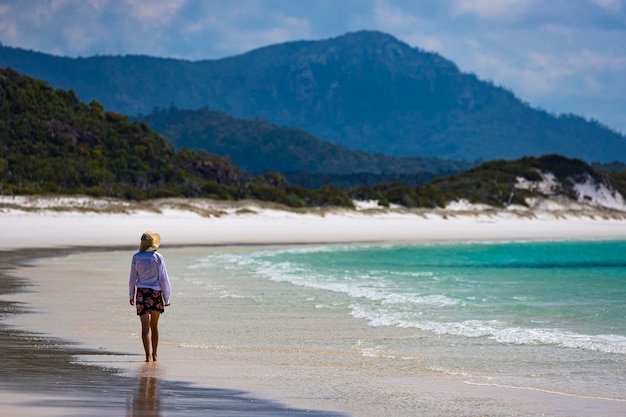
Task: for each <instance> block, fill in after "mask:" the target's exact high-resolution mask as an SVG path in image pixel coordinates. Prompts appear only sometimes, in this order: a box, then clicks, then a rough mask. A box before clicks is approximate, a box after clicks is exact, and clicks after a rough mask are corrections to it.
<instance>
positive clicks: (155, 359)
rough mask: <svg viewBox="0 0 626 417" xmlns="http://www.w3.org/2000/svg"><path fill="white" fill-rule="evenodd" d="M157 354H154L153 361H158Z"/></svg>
mask: <svg viewBox="0 0 626 417" xmlns="http://www.w3.org/2000/svg"><path fill="white" fill-rule="evenodd" d="M157 359H158V358H157V355H156V353H154V354H152V362H156V361H157Z"/></svg>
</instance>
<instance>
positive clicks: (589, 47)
mask: <svg viewBox="0 0 626 417" xmlns="http://www.w3.org/2000/svg"><path fill="white" fill-rule="evenodd" d="M364 29H366V30H378V31H382V32H385V33H388V34H390V35H392V36H394V37H396V38H397V39H399V40H401V41H403V42H406V43H407V44H409V45H410V46H412V47H416V48H420V49H423V50H427V51H429V52H436V53H438V54H439V55H441V56H443V57H445V58H447V59H449V60H451V61H453V62H454V63H455V64H456V65H457V66H458V67H459V69H460V70H461V71H463V72H467V73H473V74H476V76H477V77H478V78H480V79H482V80H485V81H489V82H492V83H493V84H496V85H498V86H502V87H505V88H506V89H508V90H510V91H512V92H513V93H514V94H515V95H516V96H517V97H519V98H520V99H522V100H523V101H525V102H527V103H529V104H530V105H531V106H533V107H536V108H541V109H544V110H547V111H549V112H551V113H554V114H562V113H574V114H578V115H581V116H583V117H585V118H587V119H594V120H596V121H598V122H600V123H602V124H603V125H606V126H608V127H610V128H612V129H614V130H616V131H618V132H621V133H622V134H625V135H626V0H152V1H149V0H0V42H1V43H2V44H4V45H7V46H13V47H19V48H24V49H30V50H35V51H40V52H46V53H51V54H55V55H61V56H69V57H78V56H82V57H87V56H93V55H128V54H134V55H135V54H140V55H150V56H156V57H170V58H183V59H188V60H194V61H195V60H204V59H220V58H225V57H229V56H233V55H237V54H241V53H244V52H247V51H250V50H252V49H255V48H258V47H262V46H267V45H271V44H277V43H282V42H288V41H295V40H319V39H327V38H333V37H337V36H341V35H343V34H345V33H348V32H354V31H358V30H364Z"/></svg>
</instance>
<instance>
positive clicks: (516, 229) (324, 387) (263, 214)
mask: <svg viewBox="0 0 626 417" xmlns="http://www.w3.org/2000/svg"><path fill="white" fill-rule="evenodd" d="M189 203H190V202H187V205H182V204H181V202H180V201H160V202H152V203H150V205H143V206H124V203H121V202H114V203H110V202H107V203H103V202H98V200H92V199H81V198H68V199H65V200H63V199H61V200H60V199H35V200H33V199H23V200H20V199H9V198H6V197H3V199H2V200H0V204H2V206H1V207H0V230H2V234H1V237H0V250H1V251H16V250H27V249H28V250H32V249H36V248H45V249H66V250H67V248H76V250H75V255H72V256H70V257H69V258H68V257H67V256H66V253H67V252H65V253H63V254H62V256H61V257H58V258H53V259H52V260H51V261H50V260H49V259H48V260H44V261H41V260H39V261H36V262H35V265H36V267H34V268H33V267H28V268H18V269H16V270H15V271H11V272H10V274H11V275H15V276H19V277H23V278H26V279H28V281H29V282H30V283H31V284H32V285H33V290H34V291H36V293H39V294H41V293H46V294H47V295H48V297H46V298H45V300H44V299H36V297H35V300H34V301H33V297H32V296H30V295H26V296H25V295H23V294H21V295H20V294H18V295H10V296H5V297H4V298H5V299H8V300H13V301H16V300H17V301H19V302H20V303H22V302H28V300H31V301H32V302H33V305H32V308H34V309H35V310H37V311H45V322H44V323H42V320H41V317H39V316H38V315H28V314H26V315H21V316H18V317H13V318H12V319H11V321H10V322H11V325H12V326H18V327H19V328H20V329H23V330H25V331H30V332H34V333H38V332H48V333H49V334H50V335H53V336H55V337H59V338H62V339H66V340H70V341H72V342H74V343H81V346H84V347H85V348H88V349H92V350H93V351H95V352H98V354H83V355H76V356H75V360H76V361H78V362H80V363H83V364H87V365H88V366H92V367H97V368H98V367H104V368H106V369H113V370H114V371H115V373H119V374H120V375H125V376H131V377H135V378H140V379H141V380H142V381H143V382H144V383H145V381H146V378H149V380H151V381H154V382H155V383H156V382H157V381H158V383H159V384H161V386H162V385H163V383H164V381H179V382H185V381H186V382H190V383H192V384H195V385H196V386H203V387H207V388H223V389H230V390H243V391H245V392H247V393H250V394H251V395H253V396H257V397H258V398H266V399H270V400H273V401H277V402H280V403H283V404H285V405H287V406H289V407H296V408H299V409H312V410H328V411H329V412H345V413H348V415H354V416H366V417H374V416H383V415H393V416H396V417H398V416H412V415H426V416H438V417H439V416H444V415H446V416H449V415H455V416H478V415H501V416H529V415H550V416H596V415H599V414H598V412H599V411H600V412H601V413H602V415H604V416H618V415H623V412H624V411H625V410H626V403H624V402H620V401H617V402H616V401H604V400H603V399H599V398H581V397H568V396H564V395H561V394H559V393H551V392H549V391H523V390H515V389H507V388H506V387H498V386H490V385H489V384H469V383H467V379H466V378H463V377H461V376H459V375H448V374H445V373H432V372H427V371H425V370H423V369H419V367H417V368H409V369H405V368H402V367H399V368H397V372H396V373H390V372H387V371H384V370H382V369H380V368H378V367H380V366H384V363H385V362H384V361H382V362H380V361H379V362H372V361H369V360H368V359H367V358H366V357H364V355H363V351H362V350H358V349H355V348H354V346H343V345H341V343H340V342H337V341H336V340H335V339H334V335H336V334H337V335H339V334H341V333H342V332H351V333H360V334H362V335H363V339H364V340H367V339H368V335H369V332H370V329H368V326H367V324H366V323H365V322H359V321H358V320H355V319H353V318H349V317H347V316H346V317H345V319H338V318H337V316H336V315H334V314H331V312H328V311H325V310H319V314H317V313H316V316H315V317H311V316H309V317H308V318H307V321H306V324H303V318H302V317H301V316H298V315H297V314H292V315H288V316H285V315H281V312H280V310H273V309H271V308H270V309H263V306H257V307H249V306H248V307H246V308H247V309H246V310H241V309H242V305H240V304H238V302H237V300H233V299H228V298H220V297H218V296H216V297H215V299H214V300H213V301H212V302H211V303H209V304H208V305H203V307H202V310H201V312H199V314H203V315H206V317H207V320H208V321H209V322H210V325H212V326H214V329H215V332H216V334H224V335H226V334H228V333H233V331H234V329H238V328H242V329H246V330H247V331H248V333H246V335H245V337H246V338H252V339H254V338H257V339H262V338H263V337H264V333H263V332H264V331H266V330H268V329H270V328H271V326H272V323H275V319H274V318H273V317H272V314H275V315H281V316H280V319H281V326H282V327H283V328H286V329H292V333H291V334H290V335H287V336H285V337H292V338H295V337H299V338H302V339H307V338H308V337H310V336H311V334H318V335H319V334H324V333H326V339H327V340H325V341H324V344H322V343H321V342H320V344H311V345H308V346H306V347H304V348H301V349H296V350H286V349H281V348H276V349H269V348H268V349H265V348H264V349H261V348H257V349H249V348H246V346H247V345H246V344H245V343H244V342H243V341H242V339H241V337H244V336H241V335H238V336H232V337H233V339H232V340H231V339H228V337H227V336H224V337H223V338H224V340H227V341H228V343H230V344H227V342H224V344H216V345H214V346H210V347H207V348H203V349H186V348H185V346H181V345H176V344H171V343H168V339H167V333H168V326H181V325H184V317H178V316H177V315H176V314H177V313H176V312H175V311H176V310H175V303H174V304H173V307H172V310H171V313H170V312H166V315H165V316H164V319H165V320H164V321H163V323H162V333H163V335H162V348H161V352H160V358H161V360H160V361H159V363H158V364H155V366H153V367H150V366H146V365H145V364H143V363H142V361H141V359H142V355H141V352H140V345H139V341H138V338H137V330H138V329H137V326H138V320H136V318H135V317H134V316H133V315H132V313H128V311H127V309H128V306H127V305H122V304H123V300H124V296H123V294H124V290H125V285H126V281H125V280H126V278H125V277H126V276H127V270H126V269H127V266H128V262H129V257H128V256H129V254H130V253H132V250H134V249H135V247H136V246H137V242H138V239H139V236H140V235H141V233H142V232H143V231H145V230H153V231H156V232H158V233H160V234H161V238H162V252H163V253H164V254H165V255H166V258H167V259H168V262H170V260H171V265H172V266H171V267H170V268H173V269H174V268H175V265H176V262H177V261H176V258H177V254H179V253H182V252H183V249H184V248H185V247H190V246H198V247H199V248H202V250H206V247H207V246H216V247H222V246H237V245H239V247H240V249H239V250H247V248H248V247H252V246H254V245H286V244H309V243H315V244H323V243H330V244H332V243H366V242H437V241H459V242H462V241H492V240H546V239H548V240H559V239H622V240H623V239H626V219H625V218H624V216H623V215H622V214H621V213H620V212H613V211H605V210H593V209H588V210H587V209H585V210H578V211H570V210H561V211H559V210H556V211H555V210H545V211H534V212H528V211H523V210H520V211H518V212H516V211H513V210H499V211H495V210H482V211H479V212H476V211H472V210H468V207H462V208H458V207H457V208H456V209H450V210H432V211H422V210H415V211H409V210H399V209H392V210H380V209H377V208H369V209H367V208H366V209H361V210H328V211H321V210H320V211H308V212H305V213H301V212H296V211H286V210H281V209H279V208H276V207H268V206H261V205H254V204H250V203H243V204H241V203H238V204H234V203H230V204H226V203H219V202H209V201H194V202H193V204H189ZM59 207H64V209H63V210H61V209H59ZM68 207H73V209H71V210H67V208H68ZM90 248H92V249H93V250H97V251H99V253H95V254H93V255H91V254H90ZM102 248H110V250H109V251H108V252H107V253H106V255H103V254H102ZM186 250H189V248H187V249H186ZM234 250H237V249H234ZM70 252H72V251H70ZM7 253H8V252H7ZM29 253H31V255H30V256H32V257H33V258H36V257H37V253H36V251H33V252H29ZM91 256H94V258H92V257H91ZM93 259H97V260H98V262H102V263H103V264H102V265H100V266H99V267H98V268H95V269H94V268H93ZM168 265H169V264H168ZM90 268H91V269H90ZM87 275H89V277H90V281H89V282H90V283H91V284H90V287H89V290H90V291H97V292H101V293H102V294H104V295H103V300H104V301H103V302H104V303H105V305H106V306H107V308H110V309H112V310H111V311H113V310H114V309H117V307H115V306H116V305H117V304H118V303H122V304H121V305H120V309H125V310H124V311H123V312H122V313H119V312H115V313H111V317H112V318H113V319H112V320H108V318H107V315H108V313H107V314H104V315H103V314H99V311H98V310H97V309H94V308H93V307H92V306H85V305H81V303H76V302H72V300H81V299H83V298H84V297H85V288H84V285H81V283H82V282H84V279H85V276H87ZM220 279H224V280H226V279H228V277H220ZM112 280H115V282H114V283H112ZM218 282H219V279H218ZM94 283H96V284H94ZM94 285H95V286H94ZM215 285H217V284H215ZM111 286H113V287H114V288H115V289H116V290H115V291H111V290H110V288H111ZM280 289H281V290H282V291H296V292H297V291H298V289H294V288H291V289H290V288H289V286H288V285H286V284H285V286H284V287H280ZM120 291H121V294H122V295H121V299H120ZM177 291H179V292H182V293H183V294H185V291H189V292H191V291H193V289H192V288H187V287H185V286H184V285H183V284H182V283H181V284H180V285H179V287H178V289H177ZM187 295H188V296H189V297H190V298H193V297H192V294H187ZM179 298H182V296H179ZM115 311H117V310H115ZM244 313H245V315H244ZM168 314H169V315H168ZM87 317H88V319H86V318H87ZM107 320H108V321H107ZM251 329H254V330H251ZM378 331H380V330H378ZM257 332H258V333H257ZM385 332H386V334H385V337H387V338H389V339H393V338H394V337H399V336H398V334H396V332H395V330H394V329H393V328H389V329H388V330H386V331H385ZM229 337H230V336H229ZM377 337H380V336H377ZM246 340H247V339H246ZM237 343H239V345H238V344H237ZM252 344H253V345H254V343H252ZM326 344H327V345H326ZM260 345H263V344H262V343H261V344H260ZM391 362H392V361H391V360H390V366H397V365H391ZM338 372H340V373H341V375H342V376H341V378H337V373H338ZM339 382H341V384H342V385H341V386H338V385H337V384H339ZM142 387H144V388H145V384H144V385H140V387H139V391H141V390H142ZM144 393H145V392H144ZM12 395H14V396H12ZM40 396H41V394H40V393H39V394H38V393H33V392H28V391H26V392H20V393H19V395H18V394H14V393H13V392H10V391H9V392H1V391H0V404H2V406H3V408H4V407H5V406H6V407H7V408H6V409H11V410H13V411H15V412H16V413H17V414H19V413H20V412H21V413H22V415H48V414H47V413H50V412H51V410H50V409H48V408H46V407H44V406H41V404H39V405H40V407H35V408H33V402H37V401H38V400H39V399H40ZM9 406H10V407H11V408H8V407H9ZM55 410H56V411H57V412H59V409H55ZM573 410H574V411H573ZM91 411H92V413H88V414H86V415H100V414H99V412H97V411H96V410H91ZM81 413H84V410H81ZM416 413H417V414H416ZM494 413H495V414H494ZM79 414H80V413H79ZM82 415H85V414H82ZM155 415H158V414H155ZM162 415H176V414H175V413H173V412H168V413H166V412H163V414H162ZM241 415H245V414H241ZM285 415H287V414H285Z"/></svg>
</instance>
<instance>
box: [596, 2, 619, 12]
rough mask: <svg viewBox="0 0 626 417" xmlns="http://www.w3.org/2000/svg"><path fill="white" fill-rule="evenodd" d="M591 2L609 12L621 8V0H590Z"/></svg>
mask: <svg viewBox="0 0 626 417" xmlns="http://www.w3.org/2000/svg"><path fill="white" fill-rule="evenodd" d="M591 2H592V3H594V4H595V5H597V6H599V7H601V8H603V9H604V10H606V11H607V12H610V13H619V12H621V11H622V8H623V5H622V0H591Z"/></svg>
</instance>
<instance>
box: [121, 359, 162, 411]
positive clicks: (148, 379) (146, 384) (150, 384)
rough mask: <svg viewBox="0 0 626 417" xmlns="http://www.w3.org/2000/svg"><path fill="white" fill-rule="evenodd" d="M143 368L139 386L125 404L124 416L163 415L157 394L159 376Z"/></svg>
mask: <svg viewBox="0 0 626 417" xmlns="http://www.w3.org/2000/svg"><path fill="white" fill-rule="evenodd" d="M147 371H148V370H147V369H143V371H142V372H141V373H142V374H143V375H140V377H139V387H138V388H137V391H136V392H135V393H134V395H132V396H131V397H130V398H129V400H128V402H127V404H126V417H165V411H164V410H163V409H162V403H161V397H160V395H159V387H158V385H159V378H158V377H157V376H156V375H155V374H154V373H153V372H147Z"/></svg>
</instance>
